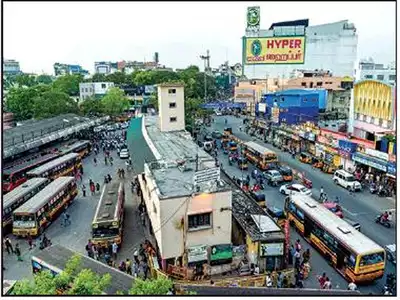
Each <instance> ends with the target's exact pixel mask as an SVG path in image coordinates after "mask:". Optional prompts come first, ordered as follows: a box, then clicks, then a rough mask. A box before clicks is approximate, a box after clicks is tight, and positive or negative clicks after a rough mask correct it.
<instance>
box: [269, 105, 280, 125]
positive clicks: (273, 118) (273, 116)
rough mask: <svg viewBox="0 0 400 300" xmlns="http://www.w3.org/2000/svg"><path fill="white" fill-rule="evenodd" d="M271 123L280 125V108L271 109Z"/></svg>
mask: <svg viewBox="0 0 400 300" xmlns="http://www.w3.org/2000/svg"><path fill="white" fill-rule="evenodd" d="M271 121H272V123H275V124H278V123H279V107H277V106H274V107H272V108H271Z"/></svg>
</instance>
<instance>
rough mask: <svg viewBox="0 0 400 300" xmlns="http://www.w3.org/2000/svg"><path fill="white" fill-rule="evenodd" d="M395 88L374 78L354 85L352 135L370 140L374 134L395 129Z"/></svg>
mask: <svg viewBox="0 0 400 300" xmlns="http://www.w3.org/2000/svg"><path fill="white" fill-rule="evenodd" d="M395 103H396V101H395V88H394V87H393V86H391V85H390V84H386V83H384V82H379V81H375V80H363V81H360V82H357V83H356V84H355V85H354V114H353V115H352V116H351V119H350V121H351V123H352V127H353V135H354V136H357V137H359V138H362V139H367V140H371V141H375V140H376V135H379V134H384V133H387V132H393V131H395V130H396V104H395Z"/></svg>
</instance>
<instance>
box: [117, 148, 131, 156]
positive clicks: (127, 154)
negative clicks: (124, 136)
mask: <svg viewBox="0 0 400 300" xmlns="http://www.w3.org/2000/svg"><path fill="white" fill-rule="evenodd" d="M128 157H129V151H128V149H122V150H121V152H120V153H119V158H128Z"/></svg>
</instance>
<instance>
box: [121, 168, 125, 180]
mask: <svg viewBox="0 0 400 300" xmlns="http://www.w3.org/2000/svg"><path fill="white" fill-rule="evenodd" d="M121 176H122V179H124V178H125V170H124V169H121Z"/></svg>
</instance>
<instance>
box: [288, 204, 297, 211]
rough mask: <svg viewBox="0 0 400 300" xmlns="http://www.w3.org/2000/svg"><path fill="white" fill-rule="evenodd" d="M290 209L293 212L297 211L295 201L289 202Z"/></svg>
mask: <svg viewBox="0 0 400 300" xmlns="http://www.w3.org/2000/svg"><path fill="white" fill-rule="evenodd" d="M289 210H290V211H291V212H293V213H296V206H294V204H293V203H290V204H289Z"/></svg>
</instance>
